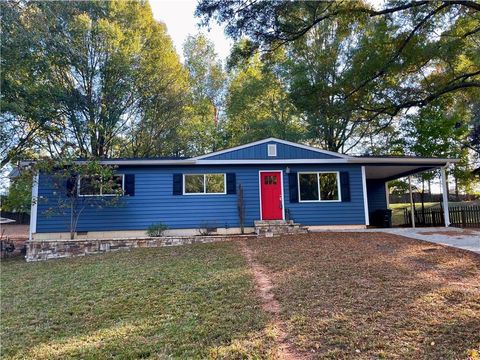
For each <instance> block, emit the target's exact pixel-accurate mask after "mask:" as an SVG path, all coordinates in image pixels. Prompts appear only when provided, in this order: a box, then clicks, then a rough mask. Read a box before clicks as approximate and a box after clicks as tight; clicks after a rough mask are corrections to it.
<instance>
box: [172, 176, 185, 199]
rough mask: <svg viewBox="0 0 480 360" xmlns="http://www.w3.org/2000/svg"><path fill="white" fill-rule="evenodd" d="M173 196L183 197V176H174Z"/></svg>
mask: <svg viewBox="0 0 480 360" xmlns="http://www.w3.org/2000/svg"><path fill="white" fill-rule="evenodd" d="M173 195H183V175H182V174H173Z"/></svg>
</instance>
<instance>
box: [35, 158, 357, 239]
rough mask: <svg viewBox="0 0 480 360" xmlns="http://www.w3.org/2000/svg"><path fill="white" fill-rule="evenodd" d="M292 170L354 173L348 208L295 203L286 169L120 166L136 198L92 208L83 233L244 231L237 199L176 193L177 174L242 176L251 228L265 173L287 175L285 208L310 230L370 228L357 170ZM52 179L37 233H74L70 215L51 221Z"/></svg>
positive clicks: (42, 185) (43, 180) (43, 188)
mask: <svg viewBox="0 0 480 360" xmlns="http://www.w3.org/2000/svg"><path fill="white" fill-rule="evenodd" d="M290 169H291V171H349V172H350V186H351V196H352V201H350V202H342V203H290V199H289V190H288V175H287V174H286V171H285V170H286V167H284V166H278V165H277V166H274V165H272V166H270V165H269V166H267V165H265V166H261V167H257V166H250V165H249V166H227V167H219V166H217V167H216V166H178V167H172V166H170V167H167V166H137V167H120V168H119V169H118V172H119V173H123V174H135V196H131V197H127V196H125V197H122V198H121V206H117V207H105V208H101V209H98V208H86V209H85V210H84V211H83V213H82V215H81V217H80V220H79V223H78V226H77V230H78V231H107V230H144V229H146V228H147V227H148V226H149V225H151V224H152V223H156V222H162V223H165V224H167V225H168V227H169V228H171V229H185V228H199V227H202V225H204V224H205V223H208V224H209V225H210V226H216V227H238V226H239V223H238V213H237V195H236V194H235V195H190V196H189V195H181V196H174V195H173V194H172V187H173V175H172V174H173V173H187V174H188V173H218V172H225V173H228V172H233V173H236V180H237V186H238V185H239V184H242V185H243V187H244V198H245V208H246V217H245V225H246V226H253V222H254V221H255V220H259V219H260V200H259V180H258V176H259V173H258V172H259V170H282V171H283V174H284V194H285V207H286V208H287V209H289V211H290V213H291V216H292V218H293V219H294V220H295V221H297V222H300V223H302V224H305V225H329V224H364V215H363V214H364V209H363V195H362V184H361V170H360V167H359V166H356V165H331V166H323V165H302V166H290ZM53 191H54V189H53V188H52V186H51V185H50V182H49V181H48V176H46V175H45V174H41V175H40V181H39V196H40V197H41V199H40V200H39V202H38V221H37V232H40V233H42V232H43V233H45V232H61V231H68V219H69V217H68V214H65V215H59V214H56V215H52V216H47V214H46V211H47V210H48V208H49V207H51V206H54V205H55V199H56V196H54V195H53Z"/></svg>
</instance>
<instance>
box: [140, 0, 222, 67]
mask: <svg viewBox="0 0 480 360" xmlns="http://www.w3.org/2000/svg"><path fill="white" fill-rule="evenodd" d="M149 1H150V6H151V7H152V11H153V17H154V18H155V20H158V21H162V22H164V23H165V24H166V25H167V30H168V33H169V35H170V36H171V37H172V40H173V44H174V45H175V48H176V50H177V53H178V54H179V55H180V56H181V58H182V61H183V50H182V48H183V43H184V42H185V40H186V38H187V36H188V35H194V34H197V33H198V32H202V33H204V34H205V35H206V36H207V37H208V38H209V39H210V40H211V41H212V42H213V43H214V44H215V50H216V52H217V54H218V56H219V57H220V59H222V60H225V59H226V58H227V57H228V55H229V53H230V48H231V46H232V41H231V40H230V39H227V37H226V36H225V34H224V32H223V26H219V25H217V24H212V25H210V31H209V30H208V29H207V28H200V27H199V26H198V23H199V19H198V18H196V17H195V16H194V13H195V8H196V5H197V1H196V0H149Z"/></svg>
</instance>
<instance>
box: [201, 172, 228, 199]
mask: <svg viewBox="0 0 480 360" xmlns="http://www.w3.org/2000/svg"><path fill="white" fill-rule="evenodd" d="M205 177H206V178H207V193H208V194H212V193H213V194H215V193H224V192H225V178H224V177H225V174H207V175H205Z"/></svg>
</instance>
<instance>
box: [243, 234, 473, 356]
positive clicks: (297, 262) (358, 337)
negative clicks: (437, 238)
mask: <svg viewBox="0 0 480 360" xmlns="http://www.w3.org/2000/svg"><path fill="white" fill-rule="evenodd" d="M249 245H250V246H251V247H252V248H254V249H255V258H256V260H257V261H259V262H260V263H262V264H263V265H265V266H266V267H267V269H268V270H269V272H270V274H271V277H272V280H273V284H274V293H275V296H276V297H277V299H278V300H279V302H280V304H281V306H282V313H281V316H282V319H283V320H284V321H285V322H286V324H287V328H288V330H289V333H290V336H291V340H292V342H293V343H294V344H295V346H296V347H297V348H298V349H299V350H300V351H304V352H306V353H310V354H312V355H313V357H314V358H319V359H351V358H355V359H378V358H380V359H381V358H387V359H395V358H401V359H408V358H411V359H466V358H471V359H478V354H479V351H480V256H478V255H476V254H474V253H469V252H466V251H462V250H456V249H452V248H447V247H442V246H439V245H434V244H430V243H426V242H420V241H416V240H409V239H407V238H403V237H398V236H395V235H388V234H381V233H375V234H373V233H369V234H366V233H343V234H341V233H336V234H335V233H317V234H306V235H297V236H290V237H283V238H273V239H265V240H263V241H251V242H250V243H249Z"/></svg>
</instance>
